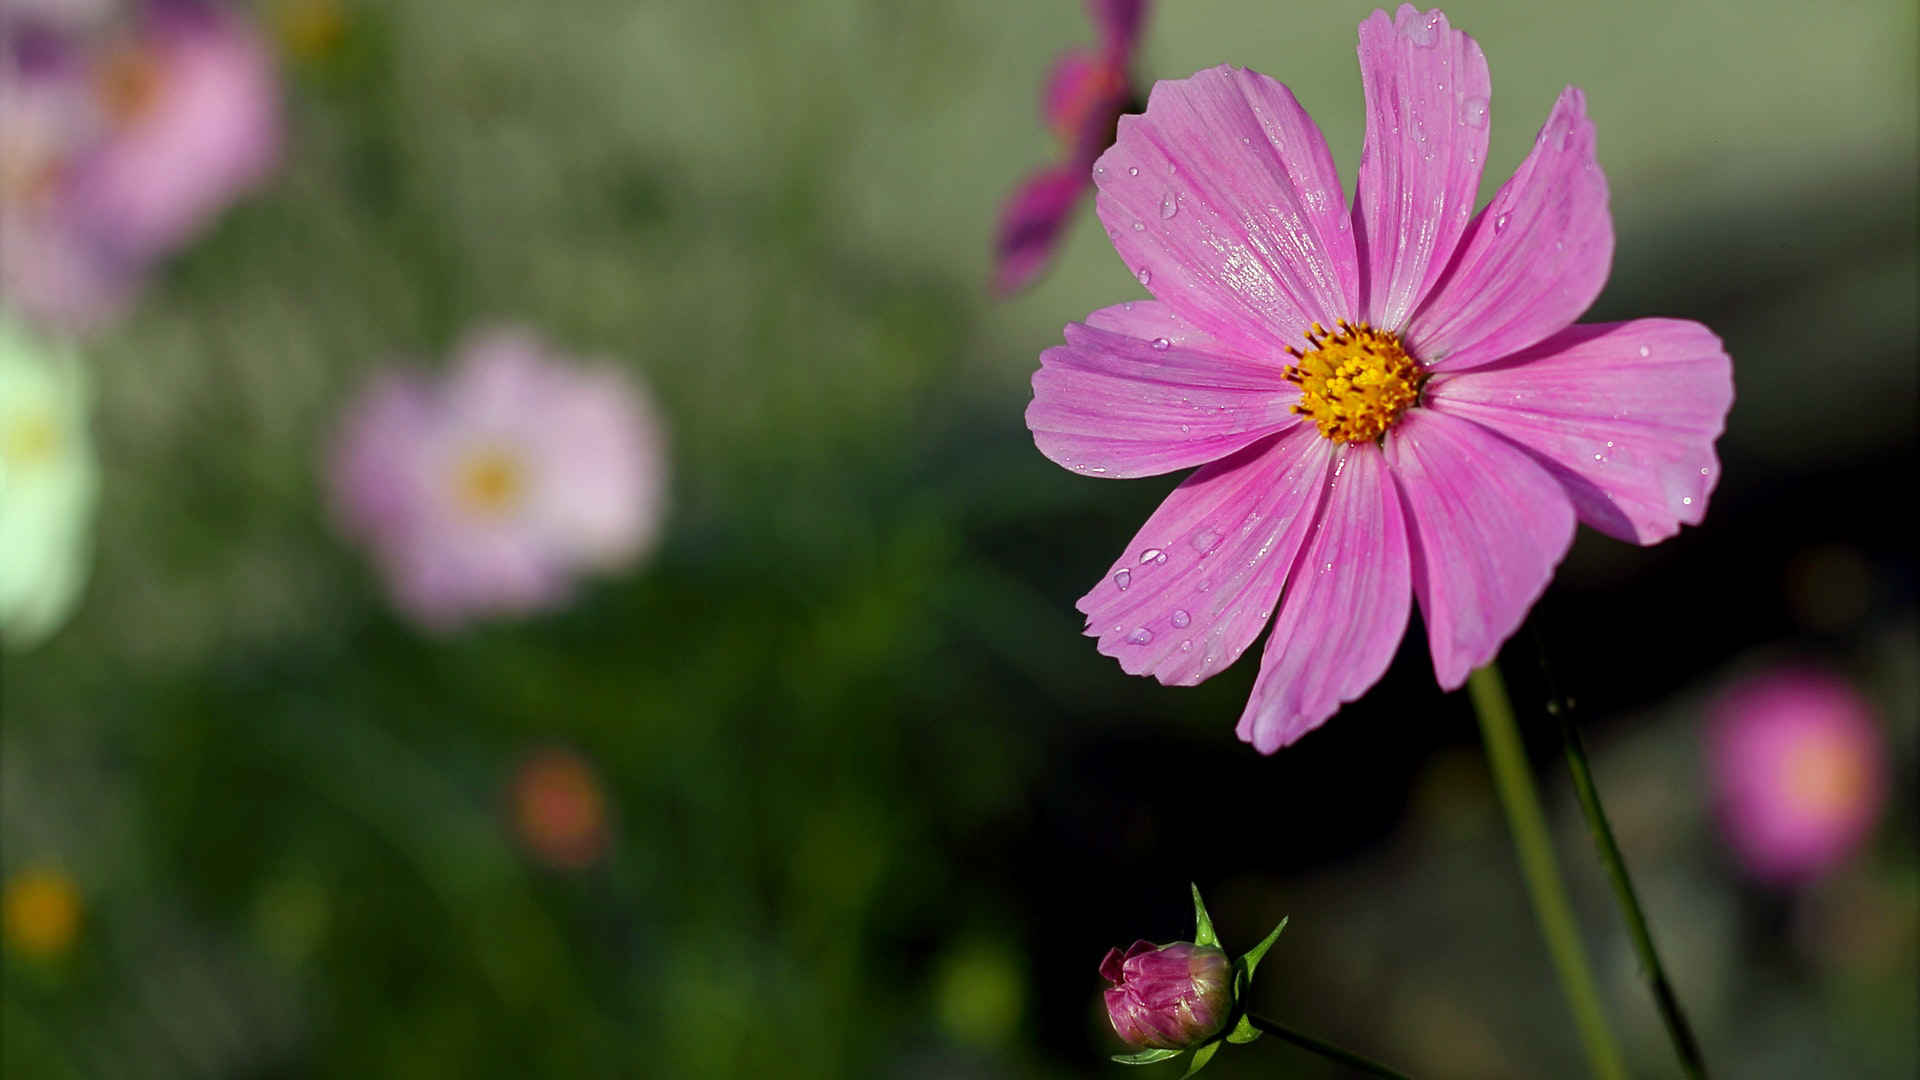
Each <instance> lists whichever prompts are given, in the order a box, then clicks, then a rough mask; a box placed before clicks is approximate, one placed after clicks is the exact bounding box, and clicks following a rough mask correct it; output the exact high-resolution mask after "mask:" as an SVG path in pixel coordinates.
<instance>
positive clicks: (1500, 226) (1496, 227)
mask: <svg viewBox="0 0 1920 1080" xmlns="http://www.w3.org/2000/svg"><path fill="white" fill-rule="evenodd" d="M1511 220H1513V215H1512V214H1501V215H1500V216H1499V217H1497V218H1494V219H1493V235H1495V236H1499V235H1500V234H1501V233H1503V232H1506V231H1507V222H1509V221H1511ZM1137 227H1138V226H1136V228H1137Z"/></svg>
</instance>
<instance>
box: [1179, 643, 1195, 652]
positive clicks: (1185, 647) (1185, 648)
mask: <svg viewBox="0 0 1920 1080" xmlns="http://www.w3.org/2000/svg"><path fill="white" fill-rule="evenodd" d="M1180 651H1181V652H1192V651H1193V642H1192V641H1183V642H1181V643H1180Z"/></svg>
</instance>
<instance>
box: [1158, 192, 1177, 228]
mask: <svg viewBox="0 0 1920 1080" xmlns="http://www.w3.org/2000/svg"><path fill="white" fill-rule="evenodd" d="M1179 212H1180V200H1179V198H1178V197H1177V196H1175V195H1174V193H1173V192H1171V191H1169V192H1167V193H1166V194H1165V195H1162V196H1161V197H1160V220H1161V221H1165V220H1167V219H1168V218H1170V217H1172V216H1173V215H1175V214H1177V213H1179Z"/></svg>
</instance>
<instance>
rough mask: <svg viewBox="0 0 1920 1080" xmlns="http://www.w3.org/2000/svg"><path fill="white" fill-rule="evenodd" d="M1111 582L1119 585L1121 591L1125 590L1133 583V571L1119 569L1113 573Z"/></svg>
mask: <svg viewBox="0 0 1920 1080" xmlns="http://www.w3.org/2000/svg"><path fill="white" fill-rule="evenodd" d="M1113 583H1114V584H1115V585H1118V586H1120V591H1121V592H1126V591H1127V586H1129V585H1131V584H1133V572H1132V571H1131V570H1122V571H1120V572H1119V573H1117V574H1115V575H1113Z"/></svg>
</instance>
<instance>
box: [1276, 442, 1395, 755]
mask: <svg viewBox="0 0 1920 1080" xmlns="http://www.w3.org/2000/svg"><path fill="white" fill-rule="evenodd" d="M1321 441H1323V442H1324V441H1326V440H1321ZM1410 587H1411V578H1410V570H1409V565H1408V555H1407V522H1406V519H1405V516H1404V514H1403V512H1402V510H1401V504H1400V497H1399V493H1398V492H1396V491H1395V490H1394V483H1393V478H1392V477H1391V476H1390V475H1389V474H1388V472H1387V465H1386V461H1385V459H1384V457H1383V456H1382V455H1381V453H1380V448H1379V447H1377V446H1374V445H1373V444H1372V443H1350V444H1348V445H1346V446H1345V447H1343V448H1341V449H1340V450H1339V451H1337V452H1336V456H1335V458H1334V463H1333V476H1332V477H1331V479H1330V480H1329V482H1328V484H1327V495H1326V505H1325V507H1324V508H1323V509H1322V510H1321V512H1320V520H1319V521H1318V522H1317V523H1316V526H1315V531H1314V534H1313V538H1312V540H1311V541H1310V542H1309V543H1308V544H1307V545H1306V550H1305V551H1303V552H1302V553H1301V554H1300V556H1299V557H1298V559H1296V560H1295V562H1294V566H1293V571H1292V573H1291V574H1290V575H1289V578H1288V581H1287V587H1286V591H1285V592H1283V593H1281V595H1280V613H1279V615H1278V616H1277V617H1275V619H1274V624H1273V633H1272V634H1271V635H1269V636H1268V638H1267V649H1266V655H1264V656H1263V657H1261V661H1260V677H1259V678H1258V679H1256V680H1254V684H1253V695H1252V697H1251V698H1250V699H1249V700H1248V701H1247V708H1246V711H1245V712H1243V713H1242V714H1241V715H1240V725H1239V735H1240V737H1241V738H1242V739H1245V740H1246V741H1247V742H1250V743H1252V744H1253V746H1254V749H1256V750H1259V751H1260V752H1261V753H1263V754H1267V753H1272V752H1273V751H1275V750H1278V749H1279V748H1280V747H1282V746H1286V745H1287V744H1289V743H1292V742H1294V741H1295V740H1297V739H1299V738H1300V736H1302V735H1305V734H1306V733H1307V732H1309V731H1312V730H1313V729H1314V728H1317V727H1319V726H1320V725H1321V724H1323V723H1325V722H1326V720H1327V718H1328V717H1330V716H1332V715H1333V714H1334V712H1335V710H1337V709H1339V708H1340V706H1341V705H1343V704H1345V703H1346V702H1349V701H1354V700H1357V699H1358V698H1359V697H1360V695H1362V694H1364V693H1366V692H1367V688H1368V687H1371V686H1372V685H1373V684H1374V683H1375V682H1376V681H1378V680H1379V678H1380V676H1381V675H1383V674H1385V673H1386V670H1387V664H1388V663H1389V662H1391V661H1392V660H1393V653H1394V650H1395V649H1396V648H1397V647H1398V646H1399V644H1400V637H1401V635H1403V634H1405V633H1406V630H1407V614H1408V610H1409V608H1410V607H1411V606H1412V605H1411V601H1410V600H1409V589H1410Z"/></svg>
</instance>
